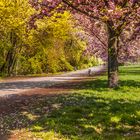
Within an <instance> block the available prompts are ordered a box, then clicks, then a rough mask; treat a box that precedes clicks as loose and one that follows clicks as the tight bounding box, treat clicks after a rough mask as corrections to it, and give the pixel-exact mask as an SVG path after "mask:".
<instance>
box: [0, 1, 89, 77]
mask: <svg viewBox="0 0 140 140" xmlns="http://www.w3.org/2000/svg"><path fill="white" fill-rule="evenodd" d="M0 5H1V10H0V15H1V19H0V23H1V24H0V36H1V39H0V50H1V51H0V73H1V74H4V75H18V74H35V73H46V72H59V71H69V70H73V69H74V67H75V66H76V67H79V68H80V67H82V65H86V66H88V65H87V64H83V60H82V59H83V51H84V50H85V49H86V46H87V44H86V40H82V38H80V37H79V36H78V35H77V33H80V32H82V30H81V29H80V28H78V27H77V28H76V27H75V23H76V21H75V20H74V19H73V17H72V16H71V14H70V13H69V12H65V13H63V14H54V16H52V17H48V18H47V17H46V18H43V19H40V20H38V21H36V27H37V28H34V29H30V26H29V24H30V20H31V19H32V16H33V15H36V14H38V12H37V11H35V10H34V9H33V8H32V7H31V5H30V4H29V3H28V0H24V1H21V0H16V2H15V1H13V2H12V1H9V2H5V1H4V0H3V1H1V2H0ZM70 42H73V43H72V44H70ZM68 46H69V47H70V50H68V49H69V47H68Z"/></svg>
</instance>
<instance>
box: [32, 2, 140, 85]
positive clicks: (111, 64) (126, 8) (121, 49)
mask: <svg viewBox="0 0 140 140" xmlns="http://www.w3.org/2000/svg"><path fill="white" fill-rule="evenodd" d="M30 3H31V4H32V6H33V7H34V8H35V9H36V10H38V11H39V14H36V15H33V17H32V18H31V21H30V25H32V26H35V24H34V23H35V20H36V19H38V18H43V17H44V16H51V15H53V14H54V13H55V12H59V13H61V12H63V11H64V10H70V11H72V12H73V13H78V14H81V15H82V16H83V17H85V16H87V17H88V19H89V20H90V22H89V26H92V25H97V23H98V25H100V27H103V26H104V31H105V33H103V32H100V34H102V37H104V38H103V39H104V40H105V41H103V40H101V39H100V37H98V31H93V30H90V31H91V33H92V34H94V36H96V38H98V41H99V42H100V43H101V44H100V45H97V44H98V43H96V42H95V43H93V45H92V46H93V47H95V44H96V46H98V47H96V49H97V50H98V49H100V50H103V48H104V50H105V52H106V54H107V59H108V61H107V62H108V86H109V87H111V88H114V87H117V86H118V63H119V59H120V60H123V61H124V60H125V59H127V58H128V57H130V58H131V57H132V56H133V57H134V56H135V54H136V53H139V49H140V45H139V43H140V41H139V40H140V34H139V31H140V0H42V1H38V0H30ZM82 20H83V24H84V18H83V19H82ZM90 29H91V28H90ZM92 29H94V30H96V28H92ZM87 30H88V28H87ZM90 35H91V34H90ZM90 39H91V38H90ZM132 46H133V47H132ZM92 50H93V49H92ZM89 51H90V49H89ZM130 54H131V55H130ZM104 55H105V54H104Z"/></svg>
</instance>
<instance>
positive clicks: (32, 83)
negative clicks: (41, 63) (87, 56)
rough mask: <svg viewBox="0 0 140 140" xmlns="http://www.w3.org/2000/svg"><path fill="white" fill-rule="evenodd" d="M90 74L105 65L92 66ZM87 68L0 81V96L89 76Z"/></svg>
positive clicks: (96, 72)
mask: <svg viewBox="0 0 140 140" xmlns="http://www.w3.org/2000/svg"><path fill="white" fill-rule="evenodd" d="M90 69H91V76H90V77H91V78H92V76H94V75H96V74H98V73H100V72H101V71H104V70H105V66H97V67H92V68H90ZM88 70H89V69H84V70H77V71H74V72H69V73H65V74H61V75H57V76H53V77H37V78H27V79H21V80H10V81H6V80H4V81H0V97H11V96H13V95H16V94H20V93H22V92H27V91H29V90H32V89H38V88H42V89H43V88H48V87H53V86H54V85H56V84H60V83H66V82H68V81H72V80H78V79H80V80H81V79H85V78H87V77H88V78H90V77H89V75H88Z"/></svg>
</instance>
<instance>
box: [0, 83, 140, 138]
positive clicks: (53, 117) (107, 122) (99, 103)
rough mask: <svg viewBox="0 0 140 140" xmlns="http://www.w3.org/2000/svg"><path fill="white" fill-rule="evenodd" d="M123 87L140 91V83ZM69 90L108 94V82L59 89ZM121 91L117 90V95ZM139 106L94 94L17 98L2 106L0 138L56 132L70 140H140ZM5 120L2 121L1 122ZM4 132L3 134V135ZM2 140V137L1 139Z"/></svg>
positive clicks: (131, 102)
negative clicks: (21, 131)
mask: <svg viewBox="0 0 140 140" xmlns="http://www.w3.org/2000/svg"><path fill="white" fill-rule="evenodd" d="M121 85H122V86H128V87H134V88H135V87H139V85H140V82H136V81H133V80H128V81H121ZM56 88H57V89H58V92H59V88H61V89H62V88H64V89H68V90H71V89H73V90H75V91H77V90H81V92H82V90H83V91H84V90H87V92H88V90H93V89H94V90H93V91H99V92H100V91H108V88H106V80H94V81H87V82H83V83H81V82H80V83H73V82H72V83H67V84H63V86H62V85H61V84H58V85H56ZM116 90H117V91H119V90H120V91H121V90H122V89H119V88H118V89H114V91H116ZM106 93H107V92H106ZM139 108H140V102H139V101H135V100H134V101H133V100H130V99H127V100H126V99H122V98H116V99H114V98H112V97H107V98H105V97H104V95H102V94H100V96H99V95H98V94H94V92H92V93H89V94H85V95H84V94H82V95H81V94H70V95H67V94H62V95H57V94H56V93H53V94H51V95H41V94H35V93H34V95H24V94H21V95H16V96H13V97H11V98H9V99H6V100H3V101H1V102H0V110H3V112H1V115H0V121H1V122H0V124H2V125H1V126H2V128H0V134H1V135H2V134H5V135H3V136H4V137H3V138H4V139H9V137H10V135H12V131H13V130H17V129H22V128H26V129H29V130H30V131H31V132H33V133H37V134H38V133H41V132H43V133H47V132H50V131H54V132H55V133H59V134H61V135H62V136H64V137H66V138H69V139H79V138H80V140H82V139H83V140H85V139H103V138H105V139H110V138H112V139H113V138H114V136H115V137H116V138H117V137H118V138H122V137H133V136H137V137H138V138H140V128H139V126H140V110H139ZM1 118H3V119H1ZM5 118H6V119H5ZM1 126H0V127H1ZM2 130H3V131H2ZM1 138H2V136H1Z"/></svg>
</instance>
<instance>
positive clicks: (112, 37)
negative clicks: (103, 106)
mask: <svg viewBox="0 0 140 140" xmlns="http://www.w3.org/2000/svg"><path fill="white" fill-rule="evenodd" d="M108 33H109V38H108V86H109V87H110V88H115V87H118V51H117V50H118V36H116V32H115V31H114V30H113V29H112V28H110V27H109V28H108Z"/></svg>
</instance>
